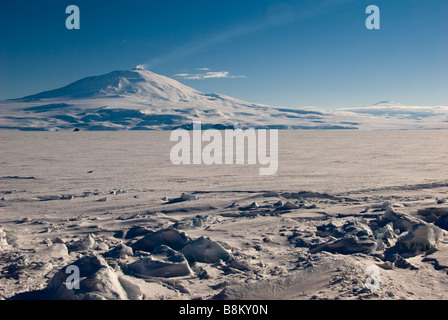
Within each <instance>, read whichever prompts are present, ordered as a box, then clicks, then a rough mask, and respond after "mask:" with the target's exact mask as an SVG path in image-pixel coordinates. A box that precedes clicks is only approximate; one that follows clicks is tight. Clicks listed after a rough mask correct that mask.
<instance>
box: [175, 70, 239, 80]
mask: <svg viewBox="0 0 448 320" xmlns="http://www.w3.org/2000/svg"><path fill="white" fill-rule="evenodd" d="M196 70H198V71H199V70H200V71H207V70H210V69H209V68H197V69H196ZM174 76H175V77H177V78H182V79H186V80H204V79H223V78H228V79H234V78H244V76H242V75H238V76H235V75H231V74H230V72H228V71H207V72H202V73H178V74H175V75H174Z"/></svg>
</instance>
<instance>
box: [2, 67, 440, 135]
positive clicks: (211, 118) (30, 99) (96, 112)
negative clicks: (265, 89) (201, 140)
mask: <svg viewBox="0 0 448 320" xmlns="http://www.w3.org/2000/svg"><path fill="white" fill-rule="evenodd" d="M397 106H398V105H397V104H394V105H393V106H390V105H389V104H386V103H384V102H382V103H380V105H375V106H372V107H370V108H368V109H361V108H354V109H345V110H341V111H333V112H325V111H319V110H317V109H314V108H305V109H293V108H281V107H270V106H267V105H262V104H257V103H250V102H245V101H242V100H239V99H235V98H232V97H229V96H225V95H222V94H214V93H205V92H201V91H198V90H196V89H193V88H191V87H188V86H186V85H184V84H182V83H180V82H178V81H176V80H174V79H171V78H168V77H165V76H162V75H159V74H156V73H153V72H151V71H148V70H144V69H142V68H135V69H132V70H125V71H113V72H110V73H107V74H104V75H100V76H93V77H87V78H83V79H81V80H78V81H76V82H74V83H71V84H69V85H67V86H65V87H62V88H58V89H55V90H50V91H45V92H41V93H38V94H34V95H30V96H26V97H23V98H20V99H15V100H7V101H0V110H1V112H0V128H2V129H19V130H73V129H76V128H78V129H81V130H154V129H175V128H179V127H184V128H190V127H191V126H192V122H193V121H201V123H202V124H203V127H204V128H211V127H213V128H218V129H224V128H278V129H359V128H367V129H385V128H386V129H410V128H448V122H446V121H447V120H448V117H447V115H446V113H445V114H444V117H443V119H442V118H440V114H438V113H437V114H433V113H429V114H428V113H426V114H424V116H425V117H426V116H427V117H426V118H425V119H420V118H412V119H410V118H406V119H403V117H392V118H393V119H391V117H390V114H388V113H385V112H377V113H376V112H373V111H372V110H377V111H378V110H382V111H384V108H386V109H387V108H389V109H390V110H391V109H396V108H397ZM403 108H405V107H404V106H401V105H400V106H399V109H400V110H403ZM369 110H370V111H371V112H367V111H369ZM399 115H402V113H400V114H399ZM433 115H436V116H437V118H434V117H432V116H433ZM427 118H429V120H428V119H427ZM396 120H397V121H396Z"/></svg>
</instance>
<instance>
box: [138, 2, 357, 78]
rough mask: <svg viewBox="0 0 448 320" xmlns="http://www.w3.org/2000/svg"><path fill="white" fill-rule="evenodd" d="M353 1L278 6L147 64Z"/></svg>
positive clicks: (315, 15)
mask: <svg viewBox="0 0 448 320" xmlns="http://www.w3.org/2000/svg"><path fill="white" fill-rule="evenodd" d="M354 1H355V0H333V1H324V0H319V1H318V0H316V1H313V2H310V3H311V4H310V5H307V6H305V8H300V9H295V10H294V8H293V7H291V6H290V5H285V4H283V5H275V6H273V7H270V8H269V10H268V12H267V17H265V18H264V19H258V20H254V21H249V22H247V23H246V24H243V25H236V26H232V27H231V28H229V29H226V30H223V31H221V32H219V33H214V34H209V35H208V36H201V37H199V38H197V39H194V40H192V41H191V42H188V43H185V44H184V45H180V46H176V49H174V50H173V51H171V52H168V53H166V54H164V55H162V56H158V57H153V58H152V59H150V60H149V61H148V62H147V63H146V65H148V66H149V67H155V66H158V65H161V64H166V63H168V62H171V61H175V60H179V59H183V58H185V57H187V56H193V55H196V54H199V53H202V52H204V51H207V50H208V49H210V48H212V47H214V46H217V45H221V44H224V43H227V42H230V41H232V40H235V39H237V38H240V37H243V36H248V35H250V34H253V33H255V32H260V31H263V30H266V29H269V28H272V27H278V26H281V25H288V24H291V23H294V22H299V21H303V20H306V19H310V18H314V17H317V16H320V15H322V14H324V13H326V12H328V10H330V9H331V8H332V7H336V6H339V5H342V4H345V3H348V2H354ZM198 71H199V70H198ZM203 71H206V70H203Z"/></svg>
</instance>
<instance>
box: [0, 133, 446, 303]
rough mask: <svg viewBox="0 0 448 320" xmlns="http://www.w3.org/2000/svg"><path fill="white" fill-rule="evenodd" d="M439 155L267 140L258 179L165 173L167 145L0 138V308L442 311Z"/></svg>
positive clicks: (321, 139) (437, 140)
mask: <svg viewBox="0 0 448 320" xmlns="http://www.w3.org/2000/svg"><path fill="white" fill-rule="evenodd" d="M446 141H448V131H443V130H435V131H432V130H419V131H358V130H340V131H339V130H337V131H333V130H331V131H313V130H312V131H297V130H286V131H280V132H279V168H278V173H277V175H275V176H260V175H258V166H257V165H221V166H219V165H212V166H207V165H180V166H175V165H173V164H172V163H171V161H170V158H169V154H170V149H171V147H172V145H173V143H172V142H170V140H169V131H119V132H90V131H89V132H82V131H81V132H68V131H66V132H18V131H13V130H4V131H0V145H1V146H2V152H1V155H0V186H1V187H0V199H1V200H0V225H1V228H0V240H1V241H0V246H1V248H0V250H1V251H0V297H2V298H10V297H14V298H16V299H17V298H37V297H38V298H49V299H61V298H79V299H98V298H104V299H128V298H129V299H141V298H144V299H196V298H201V299H211V298H215V299H325V298H329V299H336V298H341V299H358V298H362V299H447V298H448V296H447V292H448V290H447V289H448V278H447V270H448V251H447V248H446V244H447V242H446V240H447V238H446V231H445V230H446V228H447V221H446V218H447V217H448V215H447V213H448V206H447V202H445V201H446V198H447V197H448V166H447V157H448V146H447V144H446ZM182 194H183V195H182ZM437 226H439V227H437ZM202 237H204V238H202ZM155 247H157V248H155ZM70 264H75V265H78V266H80V269H81V276H83V272H84V271H85V270H89V272H88V274H87V275H84V276H85V277H86V278H83V280H82V281H81V284H82V285H81V289H79V290H78V289H73V290H68V289H66V288H65V285H64V284H63V282H64V281H65V279H66V277H67V276H68V274H66V273H65V272H64V270H65V267H66V266H68V265H70ZM86 266H87V267H86ZM369 266H376V267H378V275H377V278H374V284H377V286H374V287H373V288H372V287H369V286H368V285H366V283H371V282H372V281H371V280H372V278H369V277H371V274H370V273H369V272H368V270H370V269H367V268H368V267H369ZM92 270H93V271H92ZM369 279H370V280H369ZM50 280H51V281H50ZM369 281H370V282H369ZM98 288H102V289H101V290H99V289H98ZM369 288H370V289H369ZM18 294H19V295H18Z"/></svg>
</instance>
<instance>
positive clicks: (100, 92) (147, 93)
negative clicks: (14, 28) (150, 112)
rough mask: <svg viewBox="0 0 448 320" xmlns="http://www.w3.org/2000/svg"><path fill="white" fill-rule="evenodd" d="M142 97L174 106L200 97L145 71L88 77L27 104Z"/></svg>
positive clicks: (137, 70) (188, 88) (174, 82)
mask: <svg viewBox="0 0 448 320" xmlns="http://www.w3.org/2000/svg"><path fill="white" fill-rule="evenodd" d="M130 96H133V97H142V98H148V99H152V100H164V101H171V102H179V101H184V100H185V101H187V100H191V101H194V100H196V99H198V96H201V93H200V92H199V91H197V90H194V89H192V88H190V87H187V86H185V85H183V84H181V83H180V82H178V81H176V80H174V79H170V78H168V77H165V76H162V75H158V74H156V73H154V72H151V71H148V70H144V69H137V68H136V69H133V70H126V71H113V72H110V73H107V74H104V75H100V76H93V77H86V78H83V79H81V80H78V81H76V82H74V83H71V84H69V85H68V86H65V87H63V88H59V89H55V90H51V91H45V92H41V93H38V94H35V95H31V96H27V97H24V98H23V99H25V100H33V99H52V98H70V99H80V98H99V97H103V98H104V97H121V98H125V97H130Z"/></svg>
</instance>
